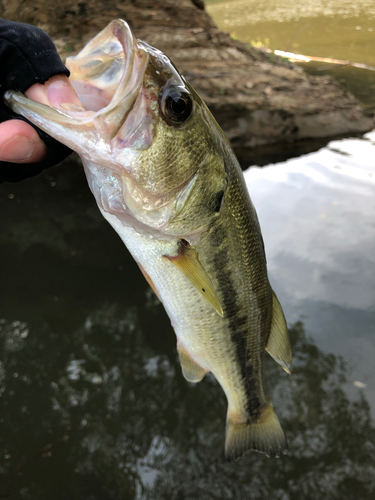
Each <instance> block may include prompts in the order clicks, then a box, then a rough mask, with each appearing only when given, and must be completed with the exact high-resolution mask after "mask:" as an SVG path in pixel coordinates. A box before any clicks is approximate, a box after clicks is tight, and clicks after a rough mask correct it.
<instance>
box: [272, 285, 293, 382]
mask: <svg viewBox="0 0 375 500" xmlns="http://www.w3.org/2000/svg"><path fill="white" fill-rule="evenodd" d="M266 351H267V352H268V354H269V355H270V356H272V357H273V359H274V360H275V361H276V362H277V363H279V365H281V366H282V367H283V368H284V370H285V371H286V372H287V373H289V374H290V373H291V370H292V348H291V346H290V340H289V332H288V327H287V325H286V321H285V316H284V313H283V310H282V307H281V305H280V302H279V301H278V299H277V297H276V294H275V292H274V291H272V325H271V332H270V336H269V338H268V342H267V346H266Z"/></svg>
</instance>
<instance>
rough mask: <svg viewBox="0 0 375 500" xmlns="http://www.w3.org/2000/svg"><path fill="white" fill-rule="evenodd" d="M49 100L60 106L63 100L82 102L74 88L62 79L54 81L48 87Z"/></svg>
mask: <svg viewBox="0 0 375 500" xmlns="http://www.w3.org/2000/svg"><path fill="white" fill-rule="evenodd" d="M47 94H48V100H49V102H50V104H51V105H52V106H53V107H55V108H58V107H59V106H60V104H61V103H63V102H70V103H73V104H80V102H79V100H78V97H77V95H76V94H75V92H74V91H73V90H72V88H71V87H70V86H69V85H68V84H67V83H65V82H63V81H61V80H56V81H54V82H52V83H51V84H50V85H49V86H48V89H47Z"/></svg>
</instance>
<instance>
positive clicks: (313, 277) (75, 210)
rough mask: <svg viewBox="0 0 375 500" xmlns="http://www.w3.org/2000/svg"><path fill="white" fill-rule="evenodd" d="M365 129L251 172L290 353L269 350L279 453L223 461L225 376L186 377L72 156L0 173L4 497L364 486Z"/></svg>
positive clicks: (244, 493)
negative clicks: (35, 171) (33, 173)
mask: <svg viewBox="0 0 375 500" xmlns="http://www.w3.org/2000/svg"><path fill="white" fill-rule="evenodd" d="M372 141H374V142H375V136H374V134H369V135H368V139H367V140H366V141H359V140H352V141H336V142H334V143H331V144H330V146H329V148H328V149H324V150H322V151H320V152H319V153H316V154H312V155H307V156H305V157H301V158H300V159H297V160H291V161H289V162H286V163H285V164H280V165H278V166H270V167H266V168H263V169H257V168H252V169H250V170H249V171H248V172H246V179H247V182H248V184H249V189H250V191H251V194H252V197H253V200H254V203H255V205H256V206H257V209H258V212H259V217H260V221H261V224H262V226H263V234H264V239H265V242H266V249H267V255H268V263H269V269H270V276H271V281H272V283H273V285H274V287H275V289H276V292H277V293H278V295H279V297H280V299H281V302H282V303H283V306H284V309H285V311H286V314H287V318H288V321H289V326H290V335H291V341H292V345H293V353H294V372H293V375H292V376H288V375H287V374H285V373H284V372H283V371H282V370H280V367H279V366H277V365H276V364H275V363H274V362H273V360H271V359H269V358H268V359H267V363H266V379H267V383H268V387H269V391H270V396H271V398H272V400H273V402H274V404H275V407H276V410H277V413H278V415H279V417H280V420H281V421H282V424H283V427H284V429H285V430H286V432H287V435H288V439H289V445H290V450H289V453H288V455H287V456H285V457H282V458H281V459H279V460H269V459H267V458H265V457H264V456H262V455H260V454H256V453H249V454H247V455H246V456H245V457H244V458H243V459H242V460H241V461H239V462H235V463H226V462H224V457H223V455H224V454H223V447H224V426H225V415H226V401H225V396H224V394H223V391H222V390H221V388H220V386H218V384H217V383H216V381H215V380H214V378H213V377H211V376H209V375H208V376H206V377H205V379H204V380H203V381H202V382H201V383H200V384H198V385H193V384H189V383H187V382H186V381H185V379H184V378H183V376H182V374H181V369H180V367H179V363H178V360H177V353H176V346H175V337H174V333H173V331H172V328H171V326H170V324H169V320H168V318H167V317H166V315H165V313H164V311H163V308H162V307H161V305H160V304H159V302H158V300H157V299H156V298H155V297H154V296H153V295H152V293H151V291H150V289H149V287H148V285H147V283H146V282H145V281H144V280H143V279H142V277H141V275H140V273H139V271H138V269H137V266H136V265H135V264H134V263H133V261H132V260H131V258H130V257H129V256H128V254H127V251H126V250H125V248H124V247H123V245H122V243H121V241H120V240H119V238H118V237H117V235H116V234H115V233H114V232H113V231H112V229H111V228H110V227H109V226H108V225H107V224H106V222H105V221H104V220H103V219H102V217H101V216H100V214H99V212H98V210H97V208H96V206H95V204H94V200H93V199H92V196H91V194H90V193H89V192H88V188H87V187H86V185H85V179H84V176H83V173H82V172H81V170H80V167H79V166H78V165H70V166H67V165H66V166H63V167H57V168H54V169H51V170H50V171H49V172H48V173H47V174H45V175H44V177H43V176H40V177H38V178H34V179H29V180H27V181H25V182H23V183H19V184H7V185H3V186H1V188H0V207H1V213H2V215H1V225H2V227H1V231H0V248H1V259H0V275H1V279H2V303H1V309H0V318H1V320H0V353H1V354H0V360H1V364H0V425H1V433H0V498H10V499H13V500H21V499H32V500H34V499H36V498H37V499H38V500H51V499H52V498H53V499H57V500H107V499H108V500H119V499H121V500H127V499H129V500H130V499H140V500H143V499H146V500H159V499H160V500H161V499H176V500H177V499H179V500H180V499H197V498H199V499H204V500H205V499H238V498H251V499H270V498H271V499H283V500H284V499H285V500H287V499H288V500H289V499H290V500H292V499H293V500H294V499H295V500H300V499H301V498H303V499H307V500H308V499H311V500H313V499H314V500H315V499H317V498H324V499H337V498H340V499H341V498H346V499H353V500H354V499H356V500H357V499H361V500H367V499H368V500H370V499H371V500H372V499H373V498H374V495H375V470H374V464H375V426H374V419H373V416H372V411H371V409H374V408H375V404H374V403H375V397H374V387H375V373H374V368H373V359H374V354H375V347H374V345H375V340H374V324H375V321H374V320H375V310H374V306H373V304H374V299H375V285H374V283H375V280H374V279H373V278H374V268H375V266H374V264H375V262H374V260H375V258H374V253H373V251H372V249H373V243H374V240H375V222H374V219H373V214H374V213H375V211H374V208H375V206H374V204H375V201H374V200H375V196H374V195H375V181H374V179H375V172H374V167H373V165H374V163H373V160H372V159H373V158H374V157H375V154H374V153H373V151H374V150H375V146H374V145H373V144H372ZM338 151H340V152H338ZM52 184H53V185H52ZM10 195H11V196H10ZM3 290H5V292H6V293H4V292H3Z"/></svg>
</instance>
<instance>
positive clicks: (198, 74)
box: [0, 0, 374, 161]
mask: <svg viewBox="0 0 375 500" xmlns="http://www.w3.org/2000/svg"><path fill="white" fill-rule="evenodd" d="M0 13H1V17H4V18H6V19H12V20H18V21H22V22H28V23H30V24H34V25H37V26H39V27H41V28H42V29H44V30H45V31H47V32H48V33H49V34H50V36H51V37H52V38H53V40H54V41H55V43H56V46H57V48H58V50H59V51H60V53H61V55H62V57H63V58H64V57H66V56H67V55H71V54H72V53H74V52H77V51H78V50H79V49H80V48H81V47H82V46H83V45H84V44H85V43H87V41H88V40H89V39H91V38H92V37H93V36H95V35H96V34H97V33H98V32H99V31H100V30H101V29H103V28H104V27H105V26H106V25H107V24H108V23H109V22H110V21H111V20H112V19H114V18H117V17H122V18H123V19H125V20H126V21H127V22H128V23H129V25H130V26H131V28H132V29H133V31H134V33H135V35H136V36H137V37H138V38H141V39H142V40H145V41H146V42H148V43H150V44H151V45H154V46H155V47H157V48H158V49H160V50H162V51H163V52H165V53H166V54H167V55H168V56H169V57H170V58H171V59H172V60H173V61H174V63H175V64H176V66H177V67H178V68H179V69H180V71H181V72H182V73H183V74H184V75H185V76H186V77H187V79H188V80H189V81H190V82H191V83H192V84H193V86H194V87H195V88H196V90H197V91H198V92H199V94H200V95H201V96H202V97H203V99H204V100H205V102H206V103H207V105H208V106H209V108H210V109H211V111H212V113H213V114H214V116H215V118H216V119H217V121H218V122H219V124H220V125H221V127H222V128H223V130H224V131H225V133H226V134H227V136H228V137H229V139H230V140H231V142H232V145H233V147H234V149H235V150H236V152H237V153H239V154H240V156H241V157H242V158H243V160H244V161H247V157H248V156H252V151H253V149H254V148H256V147H259V146H262V147H263V148H264V146H266V145H273V146H272V147H273V150H274V151H275V152H276V151H279V150H280V148H285V144H288V143H289V144H293V143H297V144H298V141H301V140H306V139H322V138H332V137H337V136H342V135H349V134H356V133H363V132H366V131H369V130H371V129H372V128H373V127H374V119H373V117H371V116H367V115H366V113H365V112H364V110H363V109H362V108H361V107H360V105H359V103H358V102H357V101H356V99H355V98H354V97H353V96H352V95H351V94H350V93H349V92H347V91H346V90H344V89H343V88H342V87H340V85H339V84H338V83H337V82H336V81H334V80H333V79H332V78H330V77H328V76H322V77H314V76H311V75H308V74H307V73H305V72H304V71H303V70H302V69H300V68H298V67H297V66H295V65H293V64H291V63H289V62H287V61H283V60H282V59H280V58H278V57H276V56H274V54H273V53H267V52H265V51H264V50H262V49H256V48H255V47H251V46H249V45H247V44H243V43H241V42H239V41H237V40H232V39H231V38H230V36H229V35H228V34H227V33H223V32H222V31H220V30H219V29H218V28H217V27H216V26H215V24H214V22H213V20H212V19H211V18H210V16H209V15H208V14H207V12H206V11H205V10H204V4H203V2H202V0H122V1H119V0H118V1H115V0H107V1H106V2H103V1H102V0H86V1H82V2H78V3H77V2H76V1H74V0H64V1H63V2H50V1H49V0H12V1H7V0H3V1H2V7H1V8H0ZM318 144H319V145H320V144H321V142H320V143H318ZM277 145H280V147H279V148H277V147H276V146H277ZM286 149H287V150H288V155H289V156H290V153H291V150H292V149H293V148H292V147H287V148H286ZM296 149H300V148H299V146H297V148H296Z"/></svg>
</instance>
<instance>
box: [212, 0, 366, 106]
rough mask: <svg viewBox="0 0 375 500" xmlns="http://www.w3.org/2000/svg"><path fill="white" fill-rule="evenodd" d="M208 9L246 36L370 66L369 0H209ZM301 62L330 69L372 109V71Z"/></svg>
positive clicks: (315, 68) (265, 44)
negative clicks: (297, 0)
mask: <svg viewBox="0 0 375 500" xmlns="http://www.w3.org/2000/svg"><path fill="white" fill-rule="evenodd" d="M207 9H208V11H209V13H210V14H211V15H212V16H213V18H214V20H215V22H216V23H217V24H218V26H219V27H220V28H221V29H223V30H224V31H228V32H229V33H231V34H232V36H234V37H237V38H239V39H240V40H243V41H245V42H249V43H253V44H255V45H259V46H263V47H266V48H269V49H272V50H282V51H285V52H292V53H296V54H304V55H308V56H316V57H323V58H330V59H339V60H344V61H352V62H357V63H363V64H367V65H369V66H371V67H373V68H374V69H375V3H374V2H373V1H372V0H358V1H353V0H327V1H316V0H306V1H304V2H295V1H294V0H285V1H280V0H270V1H269V0H226V1H225V0H209V1H208V2H207ZM302 66H303V67H304V68H305V69H306V70H307V71H308V72H310V73H313V74H330V75H331V76H333V77H334V78H336V79H337V80H338V81H339V82H340V83H341V84H342V85H343V86H345V87H346V88H348V89H349V90H350V91H351V92H353V93H354V95H356V96H357V98H358V99H359V100H360V101H361V102H362V104H363V105H364V106H366V107H368V108H370V109H375V71H368V70H363V69H358V68H353V67H351V66H340V65H336V64H331V63H327V64H325V63H322V62H317V63H315V62H311V63H308V64H303V65H302Z"/></svg>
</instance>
